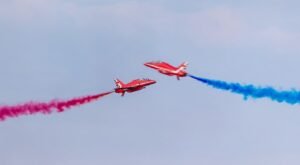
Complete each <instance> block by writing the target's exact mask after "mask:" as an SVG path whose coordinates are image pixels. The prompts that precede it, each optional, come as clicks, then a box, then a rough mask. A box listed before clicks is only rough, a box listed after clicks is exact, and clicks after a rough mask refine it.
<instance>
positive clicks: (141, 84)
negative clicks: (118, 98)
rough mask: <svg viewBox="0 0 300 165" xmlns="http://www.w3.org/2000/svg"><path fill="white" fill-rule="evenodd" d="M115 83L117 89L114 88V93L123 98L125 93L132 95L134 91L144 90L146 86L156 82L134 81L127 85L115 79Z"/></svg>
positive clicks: (147, 80) (148, 80) (146, 80)
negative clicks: (119, 94)
mask: <svg viewBox="0 0 300 165" xmlns="http://www.w3.org/2000/svg"><path fill="white" fill-rule="evenodd" d="M115 83H116V86H117V88H115V92H116V93H121V94H122V96H124V95H125V93H126V92H127V93H132V92H135V91H139V90H142V89H144V88H146V86H148V85H152V84H155V83H156V81H154V80H150V79H136V80H133V81H131V82H129V83H128V84H124V83H123V82H122V81H120V80H118V79H116V80H115Z"/></svg>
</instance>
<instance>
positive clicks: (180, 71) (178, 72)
mask: <svg viewBox="0 0 300 165" xmlns="http://www.w3.org/2000/svg"><path fill="white" fill-rule="evenodd" d="M144 65H145V66H147V67H149V68H153V69H155V70H157V71H158V72H160V73H162V74H165V75H168V76H176V77H177V79H178V80H179V78H180V77H185V76H187V72H186V68H187V63H186V62H184V63H182V64H181V65H179V66H178V67H175V66H172V65H170V64H168V63H166V62H161V61H159V62H147V63H145V64H144Z"/></svg>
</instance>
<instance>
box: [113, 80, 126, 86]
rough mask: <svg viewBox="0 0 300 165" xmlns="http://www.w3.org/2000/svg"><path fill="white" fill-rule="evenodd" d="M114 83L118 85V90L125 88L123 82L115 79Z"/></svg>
mask: <svg viewBox="0 0 300 165" xmlns="http://www.w3.org/2000/svg"><path fill="white" fill-rule="evenodd" d="M114 81H115V83H116V86H117V88H122V87H123V86H124V83H123V82H122V81H121V80H119V79H115V80H114Z"/></svg>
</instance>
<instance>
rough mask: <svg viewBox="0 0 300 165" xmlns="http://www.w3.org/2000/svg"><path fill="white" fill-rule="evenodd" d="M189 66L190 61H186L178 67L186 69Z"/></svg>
mask: <svg viewBox="0 0 300 165" xmlns="http://www.w3.org/2000/svg"><path fill="white" fill-rule="evenodd" d="M187 66H188V62H184V63H182V64H181V65H179V67H178V69H179V70H185V69H186V68H187Z"/></svg>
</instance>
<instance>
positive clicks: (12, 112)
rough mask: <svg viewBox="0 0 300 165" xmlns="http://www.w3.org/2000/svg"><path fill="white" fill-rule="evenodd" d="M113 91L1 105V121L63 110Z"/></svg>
mask: <svg viewBox="0 0 300 165" xmlns="http://www.w3.org/2000/svg"><path fill="white" fill-rule="evenodd" d="M111 93H112V92H106V93H101V94H97V95H90V96H85V97H79V98H73V99H70V100H52V101H50V102H33V101H31V102H28V103H24V104H20V105H13V106H6V105H4V106H0V121H3V120H5V119H6V118H10V117H18V116H20V115H32V114H36V113H42V114H50V113H52V112H53V111H57V112H63V111H65V110H66V109H69V108H71V107H74V106H79V105H82V104H86V103H89V102H91V101H95V100H97V99H100V98H101V97H103V96H106V95H109V94H111Z"/></svg>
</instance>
